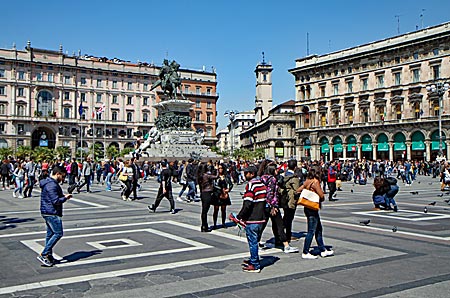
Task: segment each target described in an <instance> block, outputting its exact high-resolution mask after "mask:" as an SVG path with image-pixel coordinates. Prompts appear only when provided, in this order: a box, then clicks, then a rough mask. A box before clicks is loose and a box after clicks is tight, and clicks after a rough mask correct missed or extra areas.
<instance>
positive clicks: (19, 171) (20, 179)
mask: <svg viewBox="0 0 450 298" xmlns="http://www.w3.org/2000/svg"><path fill="white" fill-rule="evenodd" d="M14 177H15V180H16V188H15V189H14V192H13V197H14V198H15V197H16V193H17V192H19V199H23V196H22V191H23V184H24V182H25V171H24V170H23V167H22V163H21V162H18V163H17V168H16V169H15V170H14Z"/></svg>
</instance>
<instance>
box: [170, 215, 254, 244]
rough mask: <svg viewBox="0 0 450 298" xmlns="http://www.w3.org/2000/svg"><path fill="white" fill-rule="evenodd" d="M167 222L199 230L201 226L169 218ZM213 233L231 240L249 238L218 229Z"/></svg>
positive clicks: (245, 240)
mask: <svg viewBox="0 0 450 298" xmlns="http://www.w3.org/2000/svg"><path fill="white" fill-rule="evenodd" d="M167 223H170V224H172V225H175V226H179V227H182V228H186V229H191V230H194V231H198V230H199V228H198V227H196V226H192V225H188V224H185V223H181V222H177V221H172V220H168V221H167ZM211 234H212V235H214V234H217V235H219V236H221V237H224V238H228V239H231V240H234V241H240V242H247V238H246V237H240V236H237V235H233V234H228V233H224V232H220V231H217V230H212V231H211Z"/></svg>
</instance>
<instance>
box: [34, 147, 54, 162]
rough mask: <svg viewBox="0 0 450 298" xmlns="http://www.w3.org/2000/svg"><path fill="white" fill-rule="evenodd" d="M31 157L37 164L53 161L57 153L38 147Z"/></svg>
mask: <svg viewBox="0 0 450 298" xmlns="http://www.w3.org/2000/svg"><path fill="white" fill-rule="evenodd" d="M31 155H32V156H33V157H34V159H35V160H36V161H37V162H40V161H43V160H53V159H54V158H55V152H54V151H53V150H52V149H49V148H47V147H36V148H34V150H33V152H32V154H31Z"/></svg>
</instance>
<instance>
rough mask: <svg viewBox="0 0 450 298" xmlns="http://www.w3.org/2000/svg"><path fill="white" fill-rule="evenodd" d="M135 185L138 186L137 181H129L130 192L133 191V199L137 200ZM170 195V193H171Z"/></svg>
mask: <svg viewBox="0 0 450 298" xmlns="http://www.w3.org/2000/svg"><path fill="white" fill-rule="evenodd" d="M137 185H138V180H137V179H133V181H131V190H132V191H133V199H135V200H136V199H137V198H138V196H137ZM171 193H172V191H171Z"/></svg>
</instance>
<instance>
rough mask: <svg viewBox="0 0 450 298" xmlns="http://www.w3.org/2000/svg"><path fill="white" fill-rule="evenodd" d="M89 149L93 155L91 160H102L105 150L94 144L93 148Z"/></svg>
mask: <svg viewBox="0 0 450 298" xmlns="http://www.w3.org/2000/svg"><path fill="white" fill-rule="evenodd" d="M89 149H90V150H89V151H90V153H91V154H92V153H94V154H93V155H92V159H93V160H96V161H98V160H99V159H102V158H103V156H104V152H105V150H104V149H103V146H102V145H100V144H97V143H95V144H94V146H91V148H89Z"/></svg>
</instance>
